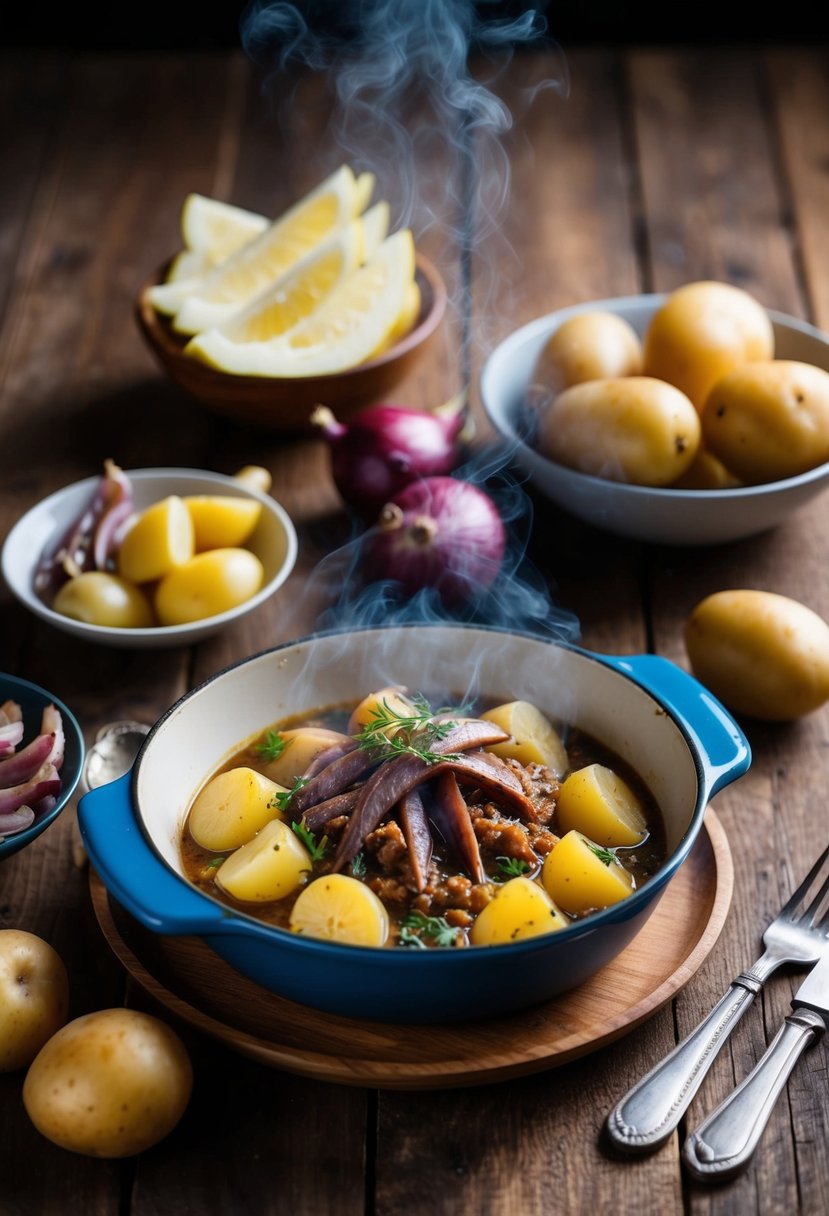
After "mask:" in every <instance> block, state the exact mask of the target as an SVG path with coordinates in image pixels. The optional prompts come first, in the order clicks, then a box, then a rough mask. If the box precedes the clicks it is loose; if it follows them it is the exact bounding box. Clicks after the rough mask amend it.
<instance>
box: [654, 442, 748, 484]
mask: <svg viewBox="0 0 829 1216" xmlns="http://www.w3.org/2000/svg"><path fill="white" fill-rule="evenodd" d="M742 484H743V483H742V482H741V481H740V479H739V477H735V476H734V474H733V473H732V472H731V470H730V469H727V468H726V467H725V465H724V464H723V462H722V461H721V460H720V459H719V458H718V457H716V456H715V455H714V454H713V452H709V451H707V449H706V448H704V447H699V448H697V454H696V456H695V457H694V459H693V460H692V461H691V463H690V464H689V466H688V468H687V469H686V470H685V472H684V473H683V474H682V476H681V477H677V479H676V481H675V482H674V483H673V487H672V488H673V489H677V490H733V489H734V487H735V486H741V485H742Z"/></svg>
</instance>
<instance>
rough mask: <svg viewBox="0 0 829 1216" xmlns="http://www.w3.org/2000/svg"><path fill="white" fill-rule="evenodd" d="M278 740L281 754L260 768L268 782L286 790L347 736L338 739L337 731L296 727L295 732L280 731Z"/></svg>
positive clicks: (321, 727) (338, 733)
mask: <svg viewBox="0 0 829 1216" xmlns="http://www.w3.org/2000/svg"><path fill="white" fill-rule="evenodd" d="M279 737H280V738H281V739H282V741H283V743H284V744H285V746H284V748H283V750H282V752H281V753H280V754H279V755H278V756H277V757H276V758H275V759H274V760H269V761H268V763H267V764H263V765H262V768H263V770H264V772H266V773H267V775H268V776H269V777H270V779H271V781H279V782H280V783H281V784H282V785H286V786H288V788H289V789H290V787H291V786H292V785H293V784H294V782H295V781H296V779H297V777H301V776H302V775H303V773H304V772H305V770H306V769H307V768H308V765H309V764H310V763H311V761H312V760H315V759H316V757H317V756H318V755H319V754H320V752H324V751H326V750H327V749H328V748H329V747H333V746H334V745H335V744H337V743H342V742H344V741H345V740H347V739H348V736H347V735H341V734H340V732H339V731H336V730H327V729H326V728H325V727H323V726H299V727H297V728H296V729H295V730H281V731H279Z"/></svg>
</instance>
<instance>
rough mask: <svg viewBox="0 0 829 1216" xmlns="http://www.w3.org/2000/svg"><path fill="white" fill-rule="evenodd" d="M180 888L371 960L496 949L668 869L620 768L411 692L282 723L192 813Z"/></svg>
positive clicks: (537, 727) (658, 826) (639, 789)
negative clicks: (377, 950)
mask: <svg viewBox="0 0 829 1216" xmlns="http://www.w3.org/2000/svg"><path fill="white" fill-rule="evenodd" d="M181 854H182V861H183V866H184V872H185V874H186V875H187V877H188V878H189V879H190V880H191V881H192V882H193V883H194V884H195V885H196V886H197V887H199V888H200V889H201V890H203V891H205V892H207V893H208V894H210V895H212V896H214V897H216V898H218V899H219V900H221V901H222V902H223V903H225V904H227V905H229V906H230V907H232V908H234V909H237V910H240V911H243V912H246V913H248V914H249V915H253V916H256V917H258V918H260V919H262V920H264V921H266V922H267V923H269V924H272V925H278V926H280V927H282V928H285V929H288V930H290V931H292V932H295V933H300V934H305V935H307V936H310V937H317V938H323V939H326V940H329V941H338V942H344V943H347V944H351V945H364V946H396V947H409V948H414V949H435V948H440V947H463V946H481V945H494V944H498V943H504V942H510V941H515V940H518V939H520V938H525V937H530V936H535V935H536V934H540V933H550V932H556V931H557V930H559V929H562V928H564V927H566V926H567V925H569V924H570V923H572V922H573V921H574V920H578V919H581V918H583V917H585V916H588V915H590V914H591V913H592V912H595V911H597V910H599V909H601V908H605V907H608V906H609V905H610V904H613V903H616V902H618V901H619V900H621V899H624V898H626V897H627V896H628V895H630V894H631V892H632V891H634V890H635V889H636V888H637V887H638V886H640V885H641V884H642V883H643V882H644V881H645V880H646V879H647V878H648V877H649V876H650V875H651V874H653V873H654V872H655V871H656V870H657V868H658V867H659V866H660V865H661V863H662V861H663V860H664V858H665V844H664V832H663V828H662V822H661V818H660V814H659V810H658V808H657V806H656V804H655V802H654V799H653V797H652V795H651V794H650V792H649V791H648V789H647V788H646V787H645V785H644V783H643V782H642V781H641V780H640V779H639V777H638V776H637V775H636V774H635V773H633V772H631V771H630V769H629V767H628V765H627V764H626V763H625V762H624V761H623V760H622V759H621V758H620V757H618V756H616V755H614V754H612V753H610V752H609V751H608V750H607V749H606V748H604V747H603V746H602V745H600V744H599V743H597V742H596V741H595V740H594V739H592V738H590V737H589V736H587V735H585V734H583V733H581V732H579V731H578V730H575V729H570V730H569V731H568V732H567V744H566V747H565V744H564V742H563V740H562V737H561V735H560V733H559V731H558V730H557V729H556V727H555V726H554V725H553V724H552V723H551V722H550V721H549V720H548V719H547V718H546V717H545V716H544V715H543V714H542V713H541V712H540V710H539V709H538V708H537V707H535V706H533V705H531V704H529V703H528V702H525V701H515V702H510V703H507V704H500V705H491V706H489V707H488V708H487V707H485V706H484V705H482V704H476V705H475V706H469V705H466V706H458V705H457V704H456V705H455V706H454V707H446V706H445V705H444V703H443V702H442V701H441V700H439V699H437V698H436V699H433V700H431V701H429V700H427V699H425V698H424V697H422V696H420V695H417V694H413V693H411V692H409V691H408V690H406V689H404V688H401V687H389V688H384V689H380V690H379V691H377V692H373V693H370V694H368V695H367V696H366V697H365V698H364V699H363V700H362V701H361V702H360V703H359V704H358V705H356V706H354V707H349V708H347V709H342V708H339V709H333V710H326V711H323V712H319V713H317V714H314V715H313V716H306V717H302V718H294V719H291V720H289V721H285V722H281V723H278V724H275V725H274V726H272V727H270V728H268V729H267V730H265V731H263V732H262V734H261V735H260V736H259V737H257V738H254V739H252V740H250V741H249V742H248V743H246V744H245V745H244V746H242V747H241V748H240V749H239V750H238V752H236V754H235V755H233V757H232V758H231V759H230V760H229V761H228V762H227V763H226V764H225V765H224V766H223V767H222V769H221V770H219V771H218V772H217V773H216V774H214V775H213V776H212V777H211V778H210V779H209V780H208V781H207V783H206V784H205V785H204V786H203V788H202V789H201V790H200V791H199V793H198V795H197V796H196V798H195V799H194V801H193V804H192V805H191V807H190V808H189V810H188V815H187V819H186V824H185V828H184V831H183V833H182V839H181Z"/></svg>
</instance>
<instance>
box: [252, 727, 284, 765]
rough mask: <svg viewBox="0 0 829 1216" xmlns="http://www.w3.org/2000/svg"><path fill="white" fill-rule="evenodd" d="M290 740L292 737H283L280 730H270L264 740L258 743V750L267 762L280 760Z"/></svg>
mask: <svg viewBox="0 0 829 1216" xmlns="http://www.w3.org/2000/svg"><path fill="white" fill-rule="evenodd" d="M290 742H291V740H290V739H283V737H282V735H280V733H279V731H276V730H269V731H268V733H267V734H266V735H265V738H264V739H263V740H262V742H261V743H257V744H256V750H257V751H258V752H259V755H260V756H261V757H262V759H263V760H264V761H265V762H266V763H267V762H268V761H270V760H278V759H279V757H280V756H281V755H282V753H283V752H284V750H285V748H286V747H287V746H288V744H289V743H290Z"/></svg>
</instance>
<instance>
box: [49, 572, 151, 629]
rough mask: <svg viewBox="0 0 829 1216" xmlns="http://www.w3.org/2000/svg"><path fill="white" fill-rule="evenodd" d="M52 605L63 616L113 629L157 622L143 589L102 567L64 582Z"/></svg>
mask: <svg viewBox="0 0 829 1216" xmlns="http://www.w3.org/2000/svg"><path fill="white" fill-rule="evenodd" d="M52 607H53V608H54V610H55V612H59V613H60V614H61V616H70V617H72V619H73V620H75V621H83V622H84V624H86V625H106V626H108V627H109V628H110V629H146V628H148V627H149V626H150V625H154V624H155V618H154V616H153V610H152V608H151V607H150V601H149V600H148V599H147V597H146V595H145V594H144V592H143V591H142V590H141V588H140V587H136V585H135V583H131V582H130V581H129V580H128V579H125V578H119V577H118V575H117V574H106V573H105V572H104V571H103V570H87V571H85V572H84V573H83V574H79V575H77V576H76V577H75V578H71V579H70V580H69V582H68V583H64V584H63V586H62V587H61V588H60V590H59V591H58V593H57V595H56V596H55V598H54V600H53V601H52Z"/></svg>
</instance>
